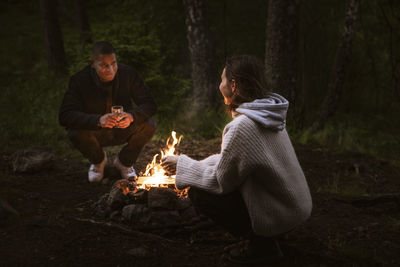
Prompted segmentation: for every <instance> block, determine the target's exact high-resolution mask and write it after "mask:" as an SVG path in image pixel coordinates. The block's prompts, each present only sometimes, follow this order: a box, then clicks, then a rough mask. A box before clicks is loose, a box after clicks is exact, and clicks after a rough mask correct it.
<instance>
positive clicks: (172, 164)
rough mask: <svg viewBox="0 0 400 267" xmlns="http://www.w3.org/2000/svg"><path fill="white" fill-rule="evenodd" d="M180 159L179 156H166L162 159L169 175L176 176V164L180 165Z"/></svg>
mask: <svg viewBox="0 0 400 267" xmlns="http://www.w3.org/2000/svg"><path fill="white" fill-rule="evenodd" d="M178 158H179V156H166V157H165V158H163V159H162V162H161V166H162V167H163V169H164V170H166V171H167V173H168V174H169V175H174V174H176V164H177V163H178Z"/></svg>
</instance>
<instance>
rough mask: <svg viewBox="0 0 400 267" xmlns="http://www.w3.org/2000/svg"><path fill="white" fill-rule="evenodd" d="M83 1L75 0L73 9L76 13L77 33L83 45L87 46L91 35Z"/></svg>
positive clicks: (90, 40)
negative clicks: (79, 34) (78, 32)
mask: <svg viewBox="0 0 400 267" xmlns="http://www.w3.org/2000/svg"><path fill="white" fill-rule="evenodd" d="M85 3H86V2H85V1H83V0H75V9H76V12H77V15H78V17H77V21H78V26H79V31H80V33H81V40H82V42H83V44H88V43H91V42H92V34H91V31H90V25H89V20H88V16H87V13H86V6H85Z"/></svg>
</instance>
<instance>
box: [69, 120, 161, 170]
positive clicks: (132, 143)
mask: <svg viewBox="0 0 400 267" xmlns="http://www.w3.org/2000/svg"><path fill="white" fill-rule="evenodd" d="M156 127H157V126H156V123H155V121H154V120H153V119H151V118H150V119H148V120H147V121H145V122H143V123H140V124H138V123H132V124H131V125H130V126H129V127H127V128H125V129H119V128H102V129H99V130H75V129H68V133H67V135H68V138H69V140H70V141H71V142H72V144H73V145H74V147H76V148H77V149H78V150H79V151H80V152H81V153H82V154H83V156H84V157H85V158H87V159H89V161H90V162H91V163H92V164H98V163H100V162H102V161H103V159H104V153H103V147H106V146H115V145H122V144H125V143H126V145H125V146H124V147H123V148H122V149H121V151H120V153H119V160H120V161H121V163H122V164H123V165H125V166H132V164H134V163H135V162H136V160H137V158H138V156H139V154H140V151H141V150H142V149H143V147H144V146H145V144H146V143H147V142H149V141H150V139H151V138H152V137H153V135H154V132H155V130H156Z"/></svg>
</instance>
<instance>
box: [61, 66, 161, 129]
mask: <svg viewBox="0 0 400 267" xmlns="http://www.w3.org/2000/svg"><path fill="white" fill-rule="evenodd" d="M111 86H112V91H111V88H110V90H106V89H105V87H104V86H103V84H102V83H100V81H99V78H98V76H97V73H96V71H95V70H94V69H93V68H92V67H91V66H90V65H89V66H87V67H85V68H84V69H83V70H81V71H79V72H78V73H76V74H74V75H73V76H72V77H71V79H70V82H69V89H68V90H67V92H66V93H65V95H64V99H63V102H62V104H61V108H60V113H59V121H60V124H61V125H62V126H64V127H66V128H67V129H88V130H96V129H100V127H99V126H98V122H99V119H100V117H101V116H102V115H104V114H106V113H109V112H111V110H110V108H111V105H122V106H123V107H124V111H125V112H128V113H131V114H132V115H133V118H134V123H135V122H136V123H141V122H143V121H145V120H147V119H148V118H150V117H151V116H152V115H154V113H155V112H156V111H157V105H156V103H155V102H154V99H153V98H152V96H151V94H150V90H149V88H148V87H147V86H146V85H145V84H144V83H143V81H142V80H141V78H140V77H139V75H138V74H137V73H136V71H135V70H134V69H133V68H131V67H129V66H127V65H124V64H121V63H118V71H117V73H116V75H115V78H114V80H113V81H112V82H111V83H110V87H111ZM111 92H112V93H111ZM107 99H108V101H107ZM132 100H133V102H134V103H135V104H136V107H134V106H133V105H132Z"/></svg>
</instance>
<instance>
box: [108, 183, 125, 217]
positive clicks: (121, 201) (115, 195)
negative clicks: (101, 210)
mask: <svg viewBox="0 0 400 267" xmlns="http://www.w3.org/2000/svg"><path fill="white" fill-rule="evenodd" d="M125 182H126V180H118V181H116V182H115V183H114V185H113V186H112V188H111V191H110V195H109V196H108V199H107V204H108V206H109V207H110V208H111V210H120V209H122V207H123V206H125V205H126V203H128V200H129V199H128V197H127V196H126V195H125V194H124V191H123V189H124V188H125V187H123V186H121V184H123V183H125Z"/></svg>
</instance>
